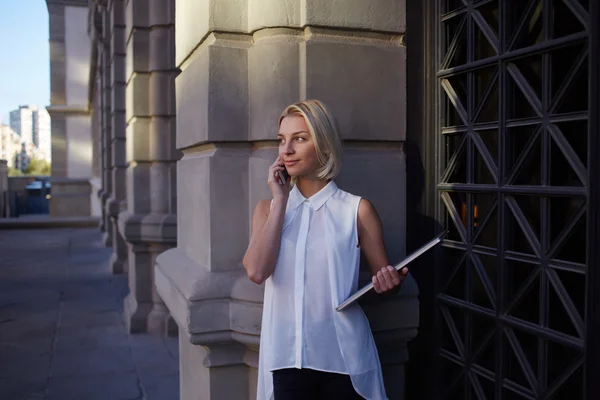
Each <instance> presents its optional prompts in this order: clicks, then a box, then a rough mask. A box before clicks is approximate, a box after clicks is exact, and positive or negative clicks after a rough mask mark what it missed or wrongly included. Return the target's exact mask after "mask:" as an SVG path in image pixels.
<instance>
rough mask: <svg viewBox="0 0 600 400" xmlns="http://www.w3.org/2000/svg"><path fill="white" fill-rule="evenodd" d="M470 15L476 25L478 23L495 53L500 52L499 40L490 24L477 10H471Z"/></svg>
mask: <svg viewBox="0 0 600 400" xmlns="http://www.w3.org/2000/svg"><path fill="white" fill-rule="evenodd" d="M471 17H473V19H474V20H475V22H476V23H477V25H479V29H481V32H482V33H483V35H484V36H485V37H486V39H487V40H488V41H489V42H490V44H491V45H492V47H493V48H494V51H495V52H496V54H500V41H499V40H498V38H497V37H496V34H495V33H494V31H493V30H492V28H490V26H489V25H488V23H487V22H486V20H485V18H483V15H481V13H480V12H479V11H478V10H473V12H472V13H471Z"/></svg>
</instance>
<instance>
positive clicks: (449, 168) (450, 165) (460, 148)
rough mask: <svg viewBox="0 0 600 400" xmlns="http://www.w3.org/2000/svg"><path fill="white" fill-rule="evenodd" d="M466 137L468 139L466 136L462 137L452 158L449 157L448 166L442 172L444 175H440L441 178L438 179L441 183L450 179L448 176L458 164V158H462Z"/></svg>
mask: <svg viewBox="0 0 600 400" xmlns="http://www.w3.org/2000/svg"><path fill="white" fill-rule="evenodd" d="M467 137H468V135H464V136H463V138H462V139H461V141H460V143H459V144H458V148H457V149H456V151H455V152H454V154H453V155H452V157H450V160H449V161H448V165H446V170H445V171H444V173H443V174H442V176H441V178H440V181H441V182H446V181H447V180H448V179H449V178H450V174H451V173H452V172H453V171H454V169H455V168H456V167H457V166H458V162H459V161H458V159H459V158H460V156H462V154H463V152H464V151H465V147H466V146H467V145H466V144H465V143H466V142H467Z"/></svg>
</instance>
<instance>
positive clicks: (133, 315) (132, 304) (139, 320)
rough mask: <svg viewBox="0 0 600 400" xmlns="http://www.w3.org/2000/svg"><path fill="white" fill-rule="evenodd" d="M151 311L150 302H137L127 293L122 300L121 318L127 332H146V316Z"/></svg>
mask: <svg viewBox="0 0 600 400" xmlns="http://www.w3.org/2000/svg"><path fill="white" fill-rule="evenodd" d="M151 311H152V303H138V302H137V300H136V299H135V297H134V296H133V295H132V294H131V293H129V294H128V295H127V297H125V300H124V302H123V318H124V322H125V327H126V328H127V332H128V333H146V332H148V316H149V315H150V312H151Z"/></svg>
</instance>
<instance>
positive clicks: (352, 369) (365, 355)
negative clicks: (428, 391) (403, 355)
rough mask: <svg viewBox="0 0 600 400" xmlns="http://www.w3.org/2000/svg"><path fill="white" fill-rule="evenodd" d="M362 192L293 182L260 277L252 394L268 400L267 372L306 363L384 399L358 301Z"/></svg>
mask: <svg viewBox="0 0 600 400" xmlns="http://www.w3.org/2000/svg"><path fill="white" fill-rule="evenodd" d="M359 202H360V197H358V196H354V195H352V194H350V193H347V192H344V191H343V190H340V189H339V188H338V187H337V186H336V184H335V182H333V181H331V182H329V183H328V184H327V186H325V187H324V188H323V189H321V190H320V191H319V192H318V193H316V194H315V195H313V196H311V197H310V198H308V199H306V198H305V197H304V196H303V195H302V194H301V193H300V191H299V190H298V188H297V187H294V188H293V189H292V190H291V192H290V196H289V199H288V203H287V208H286V212H285V217H284V223H283V231H282V235H281V246H280V249H279V256H278V259H277V263H276V265H275V270H274V272H273V274H272V275H271V276H270V277H269V278H268V279H267V281H266V282H265V297H264V306H263V316H262V328H261V337H260V355H259V372H258V393H257V400H272V399H273V398H274V397H273V377H272V374H271V371H274V370H277V369H283V368H309V369H314V370H319V371H325V372H335V373H341V374H347V375H350V378H351V380H352V384H353V386H354V389H355V390H356V391H357V393H359V394H360V395H361V396H362V397H364V398H366V399H373V400H381V399H387V397H386V394H385V389H384V386H383V378H382V375H381V365H380V363H379V357H378V354H377V349H376V347H375V342H374V341H373V335H372V333H371V329H370V327H369V322H368V320H367V318H366V316H365V315H364V313H363V311H362V309H361V308H360V306H359V305H357V304H356V303H355V304H354V305H352V306H350V307H348V308H346V309H345V310H344V311H341V312H337V311H335V307H337V306H338V305H339V304H340V303H342V302H343V301H344V300H345V299H346V298H347V297H348V296H349V295H351V294H352V293H354V292H355V291H356V290H357V287H358V268H359V263H360V248H359V247H358V231H357V214H358V205H359Z"/></svg>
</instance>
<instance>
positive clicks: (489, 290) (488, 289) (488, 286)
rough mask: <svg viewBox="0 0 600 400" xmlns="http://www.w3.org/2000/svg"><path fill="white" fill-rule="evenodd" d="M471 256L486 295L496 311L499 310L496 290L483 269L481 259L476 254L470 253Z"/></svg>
mask: <svg viewBox="0 0 600 400" xmlns="http://www.w3.org/2000/svg"><path fill="white" fill-rule="evenodd" d="M470 255H471V261H472V262H473V266H474V267H475V271H477V275H479V280H480V281H481V283H483V287H484V288H485V294H486V295H487V297H488V299H489V300H490V302H491V303H492V306H493V307H494V310H496V309H498V304H497V297H496V289H495V288H494V285H493V284H492V282H491V281H490V278H489V277H488V275H487V272H486V270H485V268H484V267H483V263H482V262H481V259H480V258H479V257H478V256H477V255H476V254H475V253H470Z"/></svg>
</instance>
